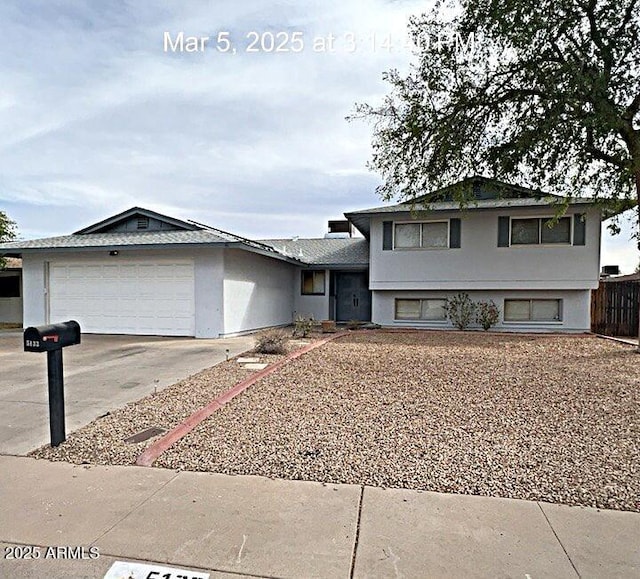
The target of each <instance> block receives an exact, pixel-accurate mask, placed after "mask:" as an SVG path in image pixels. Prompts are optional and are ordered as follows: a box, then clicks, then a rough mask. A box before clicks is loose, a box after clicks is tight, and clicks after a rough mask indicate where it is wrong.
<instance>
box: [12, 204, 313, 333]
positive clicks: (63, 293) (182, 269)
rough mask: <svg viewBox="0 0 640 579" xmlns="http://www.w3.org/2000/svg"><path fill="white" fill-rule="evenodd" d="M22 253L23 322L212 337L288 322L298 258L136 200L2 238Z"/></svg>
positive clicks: (15, 253)
mask: <svg viewBox="0 0 640 579" xmlns="http://www.w3.org/2000/svg"><path fill="white" fill-rule="evenodd" d="M3 253H4V254H5V255H9V256H16V257H18V256H22V257H23V276H22V279H23V288H24V291H23V293H24V300H23V305H24V320H23V321H24V324H25V325H26V326H38V325H41V324H47V323H54V322H61V321H64V320H76V321H78V323H79V324H80V327H81V328H82V332H85V333H91V334H133V335H141V336H184V337H190V336H193V337H196V338H216V337H219V336H226V335H233V334H238V333H242V332H249V331H253V330H257V329H260V328H265V327H271V326H279V325H284V324H289V323H291V321H292V320H293V309H294V307H293V287H294V283H293V273H294V271H296V268H297V267H299V266H300V265H303V264H304V263H303V262H302V261H300V260H299V259H297V258H294V257H291V255H290V254H289V253H285V252H281V251H279V250H278V249H276V248H274V247H273V246H271V245H268V244H265V243H261V242H259V241H253V240H250V239H246V238H244V237H240V236H237V235H234V234H232V233H228V232H226V231H222V230H219V229H215V228H213V227H209V226H206V225H202V224H200V223H196V222H187V221H181V220H179V219H175V218H173V217H169V216H167V215H161V214H159V213H156V212H154V211H149V210H148V209H142V208H140V207H133V208H131V209H129V210H127V211H124V212H123V213H119V214H117V215H114V216H113V217H109V218H108V219H105V220H103V221H101V222H99V223H96V224H94V225H90V226H89V227H85V228H84V229H82V230H80V231H77V232H75V233H72V234H71V235H63V236H58V237H50V238H46V239H35V240H31V241H24V242H13V243H8V244H5V245H4V246H2V245H0V255H2V254H3Z"/></svg>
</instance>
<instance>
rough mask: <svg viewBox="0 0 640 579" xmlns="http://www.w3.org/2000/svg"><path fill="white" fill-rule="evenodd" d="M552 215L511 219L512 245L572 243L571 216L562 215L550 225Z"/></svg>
mask: <svg viewBox="0 0 640 579" xmlns="http://www.w3.org/2000/svg"><path fill="white" fill-rule="evenodd" d="M550 219H552V218H551V217H536V218H533V219H512V220H511V245H538V244H540V243H544V244H547V243H549V244H554V243H555V244H557V243H561V244H569V243H571V218H570V217H561V218H560V219H559V220H558V223H556V224H555V225H554V226H553V227H549V224H548V221H549V220H550Z"/></svg>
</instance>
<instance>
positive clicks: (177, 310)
mask: <svg viewBox="0 0 640 579" xmlns="http://www.w3.org/2000/svg"><path fill="white" fill-rule="evenodd" d="M49 319H50V320H51V322H61V321H65V320H77V321H78V322H79V323H80V327H81V328H82V331H83V332H90V333H101V334H139V335H158V336H193V335H194V334H195V297H194V274H193V261H186V260H185V261H162V260H155V261H121V260H118V262H117V263H109V264H104V263H83V264H61V263H51V264H50V266H49Z"/></svg>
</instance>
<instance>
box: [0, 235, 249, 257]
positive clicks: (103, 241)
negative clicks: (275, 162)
mask: <svg viewBox="0 0 640 579" xmlns="http://www.w3.org/2000/svg"><path fill="white" fill-rule="evenodd" d="M229 242H237V239H234V238H233V237H231V236H229V237H228V238H227V237H224V236H222V235H218V234H216V233H212V232H211V231H143V232H121V233H93V234H90V235H62V236H60V237H45V238H43V239H31V240H26V241H12V242H11V243H3V244H0V250H1V251H5V252H7V253H11V251H12V250H13V251H17V252H21V251H29V250H45V249H90V248H94V247H96V248H105V247H131V246H137V245H176V244H185V245H191V244H209V243H229Z"/></svg>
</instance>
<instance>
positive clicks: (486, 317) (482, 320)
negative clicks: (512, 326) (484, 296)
mask: <svg viewBox="0 0 640 579" xmlns="http://www.w3.org/2000/svg"><path fill="white" fill-rule="evenodd" d="M499 321H500V309H499V308H498V306H497V305H496V304H495V303H494V301H493V300H489V301H488V302H478V303H477V304H476V322H478V323H479V324H480V325H481V326H482V328H483V329H484V330H485V331H486V330H488V329H489V328H490V327H491V326H495V325H496V324H497V323H498V322H499Z"/></svg>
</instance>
